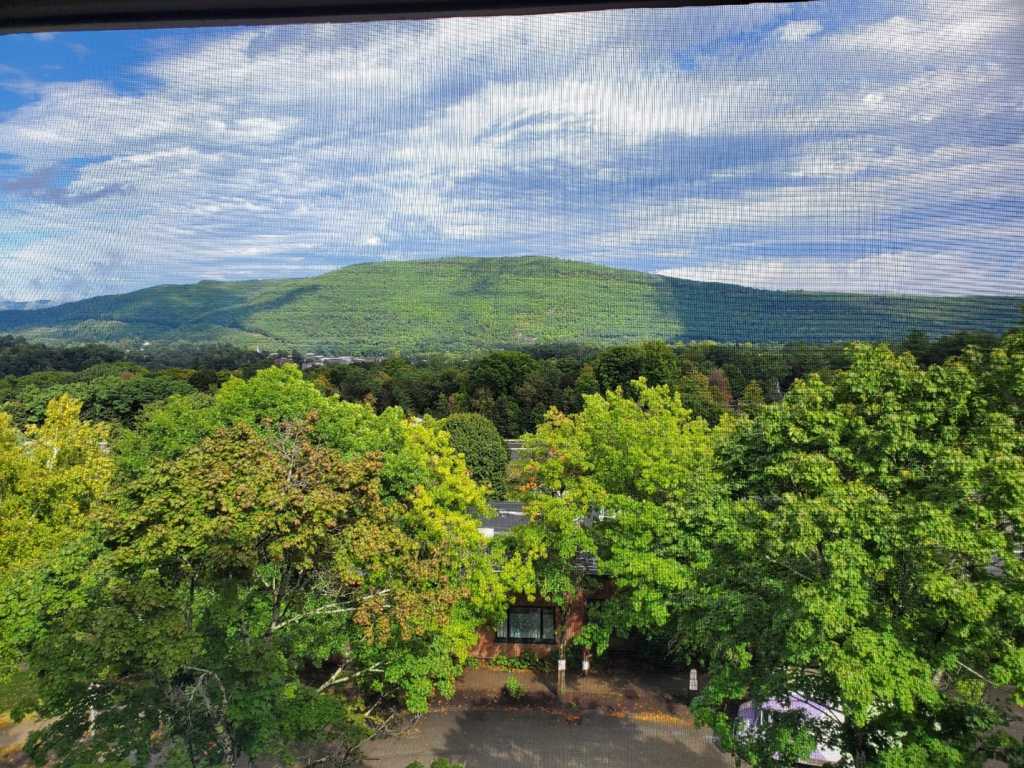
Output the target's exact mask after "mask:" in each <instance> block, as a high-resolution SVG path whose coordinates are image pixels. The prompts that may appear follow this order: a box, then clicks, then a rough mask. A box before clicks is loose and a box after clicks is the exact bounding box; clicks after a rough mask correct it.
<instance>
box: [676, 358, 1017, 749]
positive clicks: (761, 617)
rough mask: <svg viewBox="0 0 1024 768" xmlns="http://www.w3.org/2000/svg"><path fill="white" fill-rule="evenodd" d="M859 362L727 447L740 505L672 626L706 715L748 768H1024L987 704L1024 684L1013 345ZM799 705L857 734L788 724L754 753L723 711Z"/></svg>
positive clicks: (768, 734)
mask: <svg viewBox="0 0 1024 768" xmlns="http://www.w3.org/2000/svg"><path fill="white" fill-rule="evenodd" d="M851 355H852V364H851V367H850V368H849V370H847V371H844V372H840V373H838V374H837V375H836V376H835V377H834V379H833V381H832V382H831V383H826V382H825V381H823V380H822V379H821V378H819V377H817V376H813V375H812V376H810V377H809V378H807V379H806V380H804V381H798V382H797V383H796V384H795V385H794V386H793V388H792V389H791V390H790V391H789V392H788V393H787V395H786V396H785V398H784V400H783V401H782V402H781V403H780V404H778V405H777V406H775V407H772V408H763V409H760V410H759V411H758V412H757V413H756V415H755V417H754V419H753V420H751V421H745V422H740V423H739V425H738V426H737V428H736V430H735V433H734V436H733V438H732V439H731V440H730V441H729V442H728V443H727V444H726V445H725V446H724V448H723V450H722V463H723V469H724V471H725V474H726V476H727V479H728V481H729V483H730V486H731V499H730V501H728V502H727V503H724V504H721V505H719V507H718V508H717V510H716V512H715V514H714V516H712V517H711V518H709V520H708V527H707V529H706V530H707V535H708V536H709V538H708V539H707V540H708V544H709V546H710V557H709V559H708V563H707V567H706V568H704V569H703V570H702V571H701V575H700V578H699V587H698V588H697V589H694V590H692V591H690V592H688V593H687V594H686V595H684V601H682V602H681V604H680V607H681V610H680V612H679V613H678V615H677V617H676V620H677V625H676V627H677V629H676V634H677V639H678V642H679V644H680V645H681V646H683V647H689V648H691V649H698V650H699V651H700V652H701V653H703V654H704V655H705V656H706V657H707V658H709V659H711V660H712V662H713V664H712V677H711V683H710V685H709V687H708V688H707V689H706V690H705V692H704V693H703V694H702V696H701V697H700V699H699V700H698V705H699V706H698V713H699V714H700V716H701V717H702V718H703V719H704V720H705V721H706V722H710V723H712V724H714V725H715V727H716V728H717V730H718V731H719V733H720V734H721V735H722V736H723V737H724V739H725V740H726V743H727V744H728V745H730V746H732V747H733V748H735V749H737V750H738V751H739V752H740V754H741V755H742V756H743V757H745V759H747V760H748V761H749V762H750V763H751V764H752V765H790V764H792V762H791V761H790V759H789V758H787V757H786V756H787V755H789V756H790V757H791V758H794V759H795V756H794V749H795V747H794V745H797V746H798V747H799V749H797V750H796V751H797V752H799V751H802V752H803V755H804V756H806V754H807V753H808V752H809V750H810V748H811V746H812V745H813V744H814V743H815V742H818V743H828V744H831V745H833V746H835V747H838V748H839V749H841V750H842V751H843V752H844V753H847V754H849V755H850V759H851V761H852V765H854V766H858V768H863V767H864V766H879V767H881V766H885V767H886V768H895V767H896V766H900V767H907V768H910V767H912V766H932V765H944V766H946V765H948V766H981V765H982V763H984V761H985V760H986V759H988V758H989V757H996V758H1002V759H1006V760H1010V761H1011V762H1012V761H1013V760H1014V759H1015V760H1017V761H1020V760H1021V759H1024V756H1022V754H1021V752H1020V744H1019V743H1017V742H1015V741H1014V740H1013V739H1012V738H1010V737H1009V736H1007V735H1006V734H1005V733H1004V732H1002V731H1000V730H998V729H997V728H996V726H998V725H999V724H1000V723H1001V722H1003V721H1004V720H1005V713H1004V712H1001V711H999V710H998V709H996V708H995V707H994V706H993V705H991V704H989V703H988V701H987V700H986V698H985V697H984V693H985V691H986V689H988V688H989V687H990V686H994V685H1011V686H1015V687H1016V688H1017V690H1020V688H1019V686H1020V685H1021V684H1022V683H1024V650H1022V646H1021V644H1022V638H1024V591H1022V589H1021V584H1022V578H1024V563H1022V561H1021V559H1020V557H1019V555H1018V554H1016V551H1019V547H1020V532H1021V531H1022V530H1024V527H1022V526H1024V458H1022V456H1024V433H1022V431H1021V429H1020V426H1021V424H1020V420H1019V415H1020V414H1019V411H1017V412H1016V414H1015V413H1014V411H1013V408H1014V407H1015V406H1014V403H1015V402H1017V403H1019V401H1020V395H1021V393H1024V387H1022V383H1024V379H1022V375H1021V373H1020V372H1021V371H1022V370H1024V355H1022V354H1021V343H1020V340H1019V338H1013V339H1008V340H1007V342H1006V343H1005V345H1004V346H1003V347H1001V348H1000V349H998V350H996V351H995V352H993V353H992V354H991V355H984V354H983V353H972V354H971V355H970V356H969V357H968V358H966V359H964V360H951V361H947V362H946V363H945V364H943V365H941V366H933V367H931V368H928V369H922V368H920V367H919V366H918V365H917V364H916V362H915V361H914V359H913V358H912V357H911V356H910V355H904V356H901V357H897V356H895V355H894V354H893V353H892V352H890V351H889V349H888V348H886V347H881V346H879V347H871V346H855V347H853V348H852V350H851ZM1015 417H1016V418H1015ZM794 692H799V693H800V694H802V695H803V696H805V697H808V698H810V699H812V700H814V701H816V702H819V703H822V704H826V705H830V706H832V707H834V708H836V709H838V710H841V711H842V713H843V714H844V716H845V719H844V720H843V721H841V722H840V721H838V720H834V719H829V718H826V719H824V720H819V721H810V720H807V719H805V718H803V717H801V716H800V714H799V713H797V712H794V713H790V714H789V715H787V716H785V717H780V718H777V719H776V722H774V723H773V725H772V726H771V727H770V728H768V729H766V730H763V731H762V732H760V734H759V735H758V737H757V738H754V739H746V738H741V737H737V736H736V734H735V733H734V732H733V729H732V724H731V723H730V721H729V719H728V718H727V717H726V715H725V714H724V713H723V711H722V710H721V709H720V708H721V706H722V705H723V704H724V703H725V702H726V701H728V700H735V699H739V698H751V699H755V700H759V701H765V700H768V699H771V698H785V697H786V696H788V695H789V694H791V693H794ZM1013 755H1015V756H1016V757H1012V756H1013ZM1014 764H1020V763H1019V762H1017V763H1014Z"/></svg>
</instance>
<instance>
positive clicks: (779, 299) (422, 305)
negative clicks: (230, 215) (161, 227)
mask: <svg viewBox="0 0 1024 768" xmlns="http://www.w3.org/2000/svg"><path fill="white" fill-rule="evenodd" d="M1020 304H1021V299H1020V298H1015V297H956V298H947V297H921V296H914V297H908V296H866V295H857V294H815V293H802V292H791V291H765V290H758V289H753V288H744V287H741V286H736V285H728V284H724V283H701V282H694V281H690V280H679V279H675V278H670V277H662V276H658V275H650V274H646V273H642V272H634V271H630V270H622V269H612V268H610V267H603V266H598V265H594V264H587V263H584V262H575V261H563V260H559V259H551V258H544V257H533V256H529V257H509V258H491V259H471V258H456V259H442V260H436V261H405V262H395V261H392V262H378V263H373V264H358V265H355V266H351V267H346V268H344V269H339V270H336V271H334V272H329V273H327V274H324V275H319V276H317V277H310V278H301V279H293V280H258V281H247V282H202V283H197V284H195V285H185V286H158V287H155V288H147V289H144V290H141V291H135V292H133V293H128V294H123V295H118V296H100V297H96V298H93V299H86V300H84V301H78V302H74V303H71V304H64V305H61V306H57V307H48V308H44V309H35V310H11V311H0V333H15V334H19V335H24V336H28V337H30V338H33V339H38V340H46V341H56V342H77V341H113V342H131V343H137V342H141V341H203V342H208V341H227V342H232V343H236V344H244V345H248V346H253V345H255V344H262V345H264V347H266V348H270V349H293V348H294V349H299V350H301V351H304V352H309V351H319V352H337V353H347V354H369V353H385V354H386V353H390V352H405V353H410V352H431V351H442V350H448V351H464V350H471V349H481V348H493V347H499V346H523V345H529V344H534V343H546V342H558V341H575V342H581V343H591V344H608V343H615V342H623V341H635V340H639V339H666V340H679V339H716V340H720V341H754V342H780V341H794V340H806V341H843V340H850V339H891V338H899V337H902V336H903V335H905V334H906V333H907V332H908V331H910V330H913V329H920V330H923V331H926V332H927V333H929V334H933V335H938V334H945V333H951V332H954V331H957V330H989V331H995V332H1001V331H1004V330H1006V329H1007V328H1009V327H1012V326H1014V325H1017V324H1018V322H1019V320H1020V317H1021V315H1020Z"/></svg>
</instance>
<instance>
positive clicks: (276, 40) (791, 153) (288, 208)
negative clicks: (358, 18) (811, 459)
mask: <svg viewBox="0 0 1024 768" xmlns="http://www.w3.org/2000/svg"><path fill="white" fill-rule="evenodd" d="M1022 15H1024V14H1022V9H1021V7H1020V4H1019V3H1017V2H1014V1H1013V0H1008V1H1001V0H995V1H993V2H984V3H974V4H971V6H970V7H967V6H965V5H962V4H951V3H942V2H935V3H931V2H910V1H909V0H906V1H900V2H871V3H840V2H828V3H807V4H800V3H794V4H779V5H752V6H741V7H713V8H684V9H658V10H650V9H648V10H628V11H607V12H595V13H589V14H562V15H542V16H532V17H530V16H527V17H511V18H480V19H440V20H431V21H402V22H372V23H357V24H340V25H320V26H302V25H299V26H285V27H251V28H244V27H238V28H224V29H188V30H159V31H116V32H115V31H111V32H99V33H59V34H38V35H20V36H12V37H8V38H5V39H3V40H0V61H2V64H0V221H2V227H0V256H2V259H3V270H2V274H0V301H3V302H4V306H5V307H16V308H18V309H22V308H24V307H26V306H27V307H38V306H41V305H45V304H47V303H58V302H73V301H76V300H80V299H83V298H87V297H92V296H98V295H108V294H124V293H126V292H130V291H134V290H137V289H142V288H146V287H148V286H154V285H162V284H179V285H189V284H194V283H197V282H199V281H246V280H254V279H268V280H281V279H284V278H305V277H309V276H316V275H326V276H325V277H323V278H318V279H315V280H312V281H307V282H295V283H281V282H277V283H266V284H258V285H254V284H245V285H237V284H229V285H222V286H219V287H218V286H215V285H210V284H206V285H205V286H204V287H201V289H190V290H185V291H166V292H164V293H160V294H156V295H155V294H152V293H148V294H141V295H135V296H129V297H127V298H124V299H119V300H110V301H104V302H100V303H94V304H91V305H88V304H87V305H79V304H69V305H67V306H66V307H65V308H63V309H50V310H47V311H46V312H45V313H29V314H11V313H7V314H5V315H3V316H0V330H6V331H11V332H16V333H20V334H22V335H28V336H29V337H35V338H39V339H43V340H60V341H66V340H91V339H99V340H108V341H130V342H132V343H134V342H139V341H141V342H143V343H144V342H145V341H152V340H167V339H168V338H173V339H191V340H229V341H232V342H237V343H241V344H246V345H253V344H257V345H258V344H260V343H262V344H263V346H264V347H270V348H273V347H281V348H297V349H301V350H302V351H306V352H321V353H335V354H343V353H355V354H369V353H388V352H392V351H420V352H422V351H431V350H444V349H455V348H470V347H472V348H477V347H493V346H496V345H502V346H510V345H511V346H517V345H526V344H530V343H536V342H548V341H579V342H585V343H597V344H600V343H607V342H610V341H633V340H639V339H648V338H658V339H666V340H687V339H715V340H720V341H754V342H771V341H787V340H790V341H791V340H815V341H823V340H843V339H851V338H875V339H888V338H901V337H902V336H903V335H905V334H906V333H907V332H908V331H910V330H914V329H920V330H924V331H925V332H928V333H932V334H942V333H949V332H952V331H956V330H962V329H968V330H991V331H1002V330H1005V329H1006V328H1007V327H1010V326H1012V325H1014V324H1015V323H1016V322H1017V321H1018V318H1019V311H1018V304H1019V300H1018V298H1017V297H1019V296H1021V295H1022V294H1024V276H1022V275H1024V270H1022V269H1021V254H1020V236H1021V232H1022V221H1024V208H1022V200H1021V189H1022V188H1024V184H1022V181H1024V178H1022V175H1024V174H1022V169H1024V159H1022V153H1021V141H1022V137H1021V128H1022V124H1024V123H1022V110H1024V87H1022V86H1021V82H1024V62H1022V53H1021V51H1022V47H1021V46H1020V39H1021V37H1022V26H1024V22H1022ZM523 256H532V257H541V258H534V259H510V258H509V257H523ZM454 257H463V258H491V259H493V258H494V257H501V260H497V261H481V262H477V261H458V262H453V261H451V259H453V258H454ZM548 259H552V260H559V261H548ZM424 260H432V261H431V262H430V263H424ZM383 262H415V263H414V264H391V263H389V264H387V265H385V266H377V267H375V268H366V267H361V268H359V269H358V270H356V271H354V272H348V273H345V272H343V273H337V274H336V275H333V276H332V275H329V274H326V273H330V272H331V271H332V270H336V269H338V268H341V267H345V266H347V265H352V264H357V263H367V264H371V265H381V264H382V263H383ZM592 265H598V266H600V267H605V268H608V269H615V270H623V271H619V272H612V271H608V270H607V269H595V268H594V267H593V266H592ZM659 276H669V277H672V278H681V279H682V280H679V279H674V280H672V279H665V277H659ZM685 281H690V282H685ZM709 283H714V284H715V285H709ZM736 286H744V287H747V288H755V289H759V290H758V291H749V290H743V289H741V288H737V287H736ZM778 291H801V292H805V293H804V294H801V295H795V294H792V293H779V292H778ZM818 294H821V295H818ZM836 294H857V295H856V296H849V295H843V296H839V295H836ZM868 295H870V296H872V297H874V298H868V297H867V296H868ZM880 296H881V297H884V298H878V297H880ZM317 297H319V300H318V299H317ZM894 297H896V298H894ZM946 297H956V298H946Z"/></svg>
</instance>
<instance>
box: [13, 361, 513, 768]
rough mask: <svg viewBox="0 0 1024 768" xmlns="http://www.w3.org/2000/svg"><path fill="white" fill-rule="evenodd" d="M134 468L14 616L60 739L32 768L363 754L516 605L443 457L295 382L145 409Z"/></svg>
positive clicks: (426, 443) (438, 689) (394, 414)
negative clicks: (43, 762) (506, 601)
mask: <svg viewBox="0 0 1024 768" xmlns="http://www.w3.org/2000/svg"><path fill="white" fill-rule="evenodd" d="M165 411H166V412H165ZM7 442H10V441H9V440H8V441H7ZM118 458H119V461H120V462H121V468H120V469H119V471H118V474H117V478H116V482H115V484H114V488H113V490H111V491H110V493H109V495H108V498H107V500H106V501H104V502H103V503H100V504H93V505H92V507H91V512H90V514H88V515H85V517H84V519H83V520H81V523H80V525H79V526H78V528H79V530H80V534H79V535H78V536H77V538H75V539H73V540H70V541H69V543H68V544H67V545H66V546H65V547H64V548H63V549H61V550H60V551H58V552H54V553H53V555H52V557H50V558H48V559H47V560H46V561H45V568H39V569H37V571H36V573H35V574H34V576H33V579H31V581H30V582H29V583H27V584H26V585H25V586H23V588H22V589H21V591H20V595H21V597H20V598H19V597H15V598H13V599H12V600H11V602H10V603H7V604H6V605H9V606H10V608H11V610H9V611H5V612H4V614H2V615H0V619H2V621H3V624H2V625H0V629H3V632H2V634H3V636H4V637H5V638H6V637H7V636H8V630H9V627H12V626H13V627H18V626H19V622H21V623H28V624H29V625H30V626H32V627H35V628H36V629H35V631H32V632H22V633H20V634H19V635H17V636H16V642H14V643H13V644H12V655H14V654H17V658H18V659H19V661H22V662H24V663H27V664H28V668H29V670H30V671H31V672H32V673H33V674H34V675H35V677H36V680H37V683H38V689H39V701H38V702H37V703H36V709H37V710H38V711H39V713H40V714H41V715H42V716H43V717H45V718H52V722H51V723H50V724H48V725H47V727H45V728H43V729H42V730H40V731H38V732H36V733H35V734H33V736H32V738H31V740H30V744H29V747H28V748H29V750H30V752H31V753H32V754H34V755H36V756H37V757H40V758H42V757H43V756H45V755H47V754H53V755H56V756H57V757H58V759H59V762H60V764H62V765H67V766H71V765H92V764H95V763H97V762H99V761H104V762H107V763H111V762H113V761H116V760H124V759H127V758H128V757H129V756H130V755H131V754H133V753H134V754H137V755H146V754H148V753H149V751H150V749H151V748H153V747H154V746H155V747H157V748H159V747H160V746H161V744H167V743H168V742H171V743H172V745H173V744H178V745H179V746H180V747H181V748H182V749H183V750H184V752H185V753H187V755H188V757H189V758H190V760H191V762H192V763H193V764H194V765H207V764H227V765H234V764H236V763H237V761H238V760H239V758H240V757H241V756H242V755H248V756H250V757H255V756H257V755H272V756H279V757H282V758H288V757H289V753H291V752H292V750H293V748H294V747H295V746H296V745H297V744H299V743H303V744H310V743H313V742H321V741H325V740H337V741H339V742H340V743H341V744H342V745H343V746H344V747H346V748H349V747H351V746H352V745H353V744H356V743H358V741H359V740H360V739H361V738H362V736H363V735H364V734H365V725H366V722H367V720H366V713H367V712H369V711H373V712H381V711H386V710H387V708H388V707H390V706H393V705H397V706H402V707H405V708H407V709H409V710H412V711H416V712H421V711H423V710H424V709H425V708H426V706H427V702H428V699H429V698H430V697H431V696H432V695H434V694H435V693H436V694H441V695H451V693H452V692H453V681H454V679H455V677H456V676H457V675H458V674H459V673H460V672H461V669H462V666H463V664H464V662H465V660H466V657H467V654H468V652H469V650H470V649H471V648H472V646H473V645H474V644H475V642H476V632H475V629H476V627H477V626H478V625H479V624H480V623H481V622H482V621H484V620H485V619H488V618H492V617H493V613H494V612H495V610H496V609H497V608H498V607H499V606H500V605H502V604H503V595H502V593H501V591H500V588H499V584H498V581H497V576H496V574H495V572H494V570H493V567H492V565H491V561H490V559H489V558H488V556H487V554H486V552H485V550H484V542H483V540H482V538H481V537H480V536H479V534H478V533H477V531H476V521H475V520H474V519H473V518H472V517H471V516H470V515H469V512H470V510H472V509H474V508H480V507H481V506H482V505H483V503H484V500H483V498H482V495H481V492H480V490H479V488H478V487H477V486H476V484H475V483H473V481H472V480H471V479H470V477H469V475H468V472H467V470H466V467H465V463H464V462H463V461H462V459H461V458H460V457H459V456H458V455H457V454H456V453H455V452H454V451H453V450H452V449H451V448H450V447H449V445H448V442H447V439H446V438H445V437H444V436H443V435H441V434H439V433H438V432H437V431H436V430H434V429H431V428H429V427H427V426H425V425H420V424H414V423H412V422H410V421H408V420H406V419H405V418H404V417H403V415H402V414H401V413H400V412H398V411H397V410H390V411H386V412H385V413H383V414H380V415H377V414H374V413H373V412H372V411H371V410H370V409H369V408H367V407H366V406H362V405H357V404H352V403H344V402H341V401H339V400H337V399H332V398H327V397H324V396H323V395H321V394H319V393H318V392H317V391H316V389H315V388H314V387H313V385H311V384H309V383H308V382H305V381H303V379H302V376H301V374H300V373H299V372H298V370H296V369H295V368H278V369H269V370H266V371H262V372H260V373H258V374H257V375H256V376H255V377H254V378H253V379H252V380H250V381H248V382H242V381H239V380H234V379H233V380H230V381H228V382H226V383H225V384H224V385H223V386H222V387H221V388H220V389H219V391H218V392H217V394H216V395H215V396H214V397H212V398H210V397H203V396H196V395H192V396H186V397H178V398H172V399H171V400H170V401H169V402H168V403H167V404H166V405H165V406H162V407H156V408H150V409H149V410H147V412H146V413H145V414H144V416H143V419H142V421H141V422H140V429H139V432H138V433H137V434H136V435H134V436H133V437H132V439H131V440H130V441H128V442H127V443H126V445H125V446H124V447H123V448H122V449H121V450H120V451H119V453H118ZM38 595H45V596H48V597H52V599H51V600H49V601H47V602H45V603H44V602H43V601H41V600H38V599H36V600H32V599H31V598H33V597H34V596H38ZM26 617H28V618H26ZM29 619H30V621H29Z"/></svg>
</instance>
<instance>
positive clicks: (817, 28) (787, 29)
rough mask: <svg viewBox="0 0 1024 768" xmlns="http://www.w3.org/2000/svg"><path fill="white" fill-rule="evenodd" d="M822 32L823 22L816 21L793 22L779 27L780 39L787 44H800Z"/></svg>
mask: <svg viewBox="0 0 1024 768" xmlns="http://www.w3.org/2000/svg"><path fill="white" fill-rule="evenodd" d="M821 30H822V26H821V22H820V21H817V20H815V19H808V20H807V21H791V22H789V23H788V24H783V25H782V26H781V27H779V37H781V38H782V39H783V40H785V41H786V42H787V43H799V42H801V41H803V40H806V39H807V38H808V37H811V36H812V35H816V34H818V33H819V32H821Z"/></svg>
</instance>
